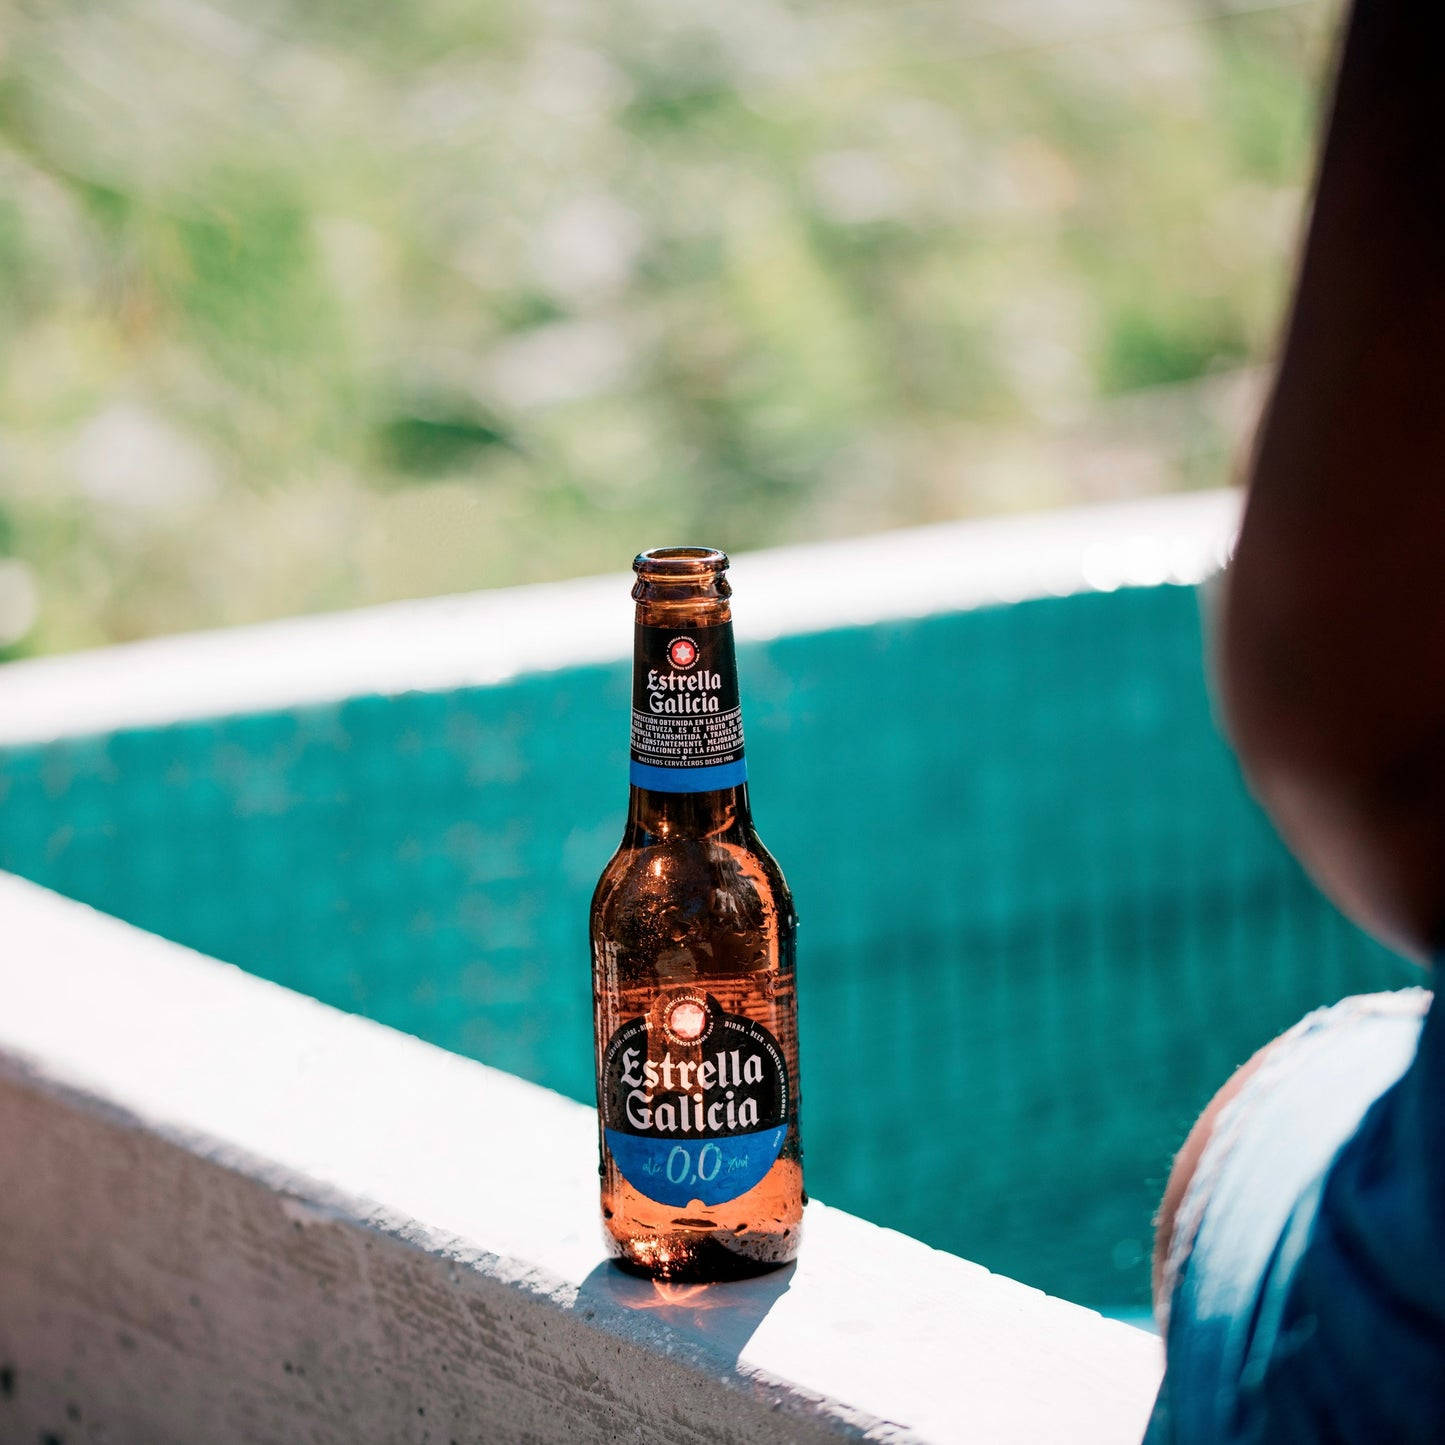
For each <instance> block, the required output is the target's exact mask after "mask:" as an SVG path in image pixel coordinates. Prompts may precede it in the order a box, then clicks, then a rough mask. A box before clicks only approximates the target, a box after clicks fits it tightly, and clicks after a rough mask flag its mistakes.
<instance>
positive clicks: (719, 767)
mask: <svg viewBox="0 0 1445 1445" xmlns="http://www.w3.org/2000/svg"><path fill="white" fill-rule="evenodd" d="M746 780H747V765H746V763H745V762H744V761H743V717H742V709H741V708H740V707H739V706H738V667H737V661H736V658H735V655H734V652H733V629H732V624H731V623H730V622H724V623H720V624H717V625H714V626H711V627H693V628H677V627H649V626H644V625H643V624H641V623H639V624H638V626H637V632H636V650H635V652H634V663H633V671H632V782H633V784H634V785H635V786H637V787H640V788H649V789H651V790H652V791H654V792H661V793H705V792H710V791H712V790H713V789H716V788H735V787H737V786H738V784H739V783H742V782H745V781H746Z"/></svg>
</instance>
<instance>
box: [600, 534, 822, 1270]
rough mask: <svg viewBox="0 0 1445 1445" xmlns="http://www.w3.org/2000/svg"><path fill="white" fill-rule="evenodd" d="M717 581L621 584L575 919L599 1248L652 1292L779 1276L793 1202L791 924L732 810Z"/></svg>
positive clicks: (792, 1231) (657, 559)
mask: <svg viewBox="0 0 1445 1445" xmlns="http://www.w3.org/2000/svg"><path fill="white" fill-rule="evenodd" d="M727 565H728V559H727V557H726V556H724V554H723V553H721V552H718V551H715V550H712V549H710V548H705V547H659V548H656V549H654V550H652V551H648V552H643V553H642V554H641V555H640V556H639V557H638V558H637V559H636V561H635V562H634V563H633V564H632V567H633V571H634V572H636V574H637V582H636V585H635V586H634V587H633V589H632V596H633V597H634V599H635V600H636V602H637V621H636V631H635V657H634V667H633V684H632V763H631V784H632V789H631V798H630V802H629V806H628V813H627V826H626V830H625V832H624V834H623V838H622V844H621V846H620V847H619V848H618V850H617V852H616V853H615V854H614V855H613V857H612V860H611V861H610V862H609V863H608V864H607V866H606V867H605V868H604V869H603V870H602V877H601V879H600V880H599V881H598V884H597V891H596V893H595V894H594V895H593V899H592V919H591V925H592V964H593V974H592V984H593V997H594V1003H595V1011H596V1040H597V1104H598V1127H599V1133H600V1136H601V1137H600V1148H601V1156H602V1162H601V1170H600V1172H601V1175H602V1217H603V1222H604V1232H605V1237H606V1240H607V1244H608V1248H609V1249H610V1251H611V1253H612V1254H613V1256H614V1257H615V1258H616V1259H617V1260H618V1262H619V1263H621V1264H622V1265H624V1266H626V1267H628V1268H630V1269H633V1270H635V1271H637V1272H640V1273H643V1274H648V1275H651V1276H654V1277H656V1278H662V1279H688V1280H717V1279H730V1278H738V1277H740V1276H743V1275H750V1274H757V1273H760V1272H762V1271H763V1270H767V1269H771V1268H773V1267H775V1266H777V1265H780V1264H784V1263H786V1262H787V1261H788V1260H790V1259H792V1258H793V1256H794V1255H795V1254H796V1253H797V1249H798V1238H799V1229H800V1226H801V1223H802V1217H803V1205H804V1204H805V1203H806V1201H807V1196H806V1195H805V1194H804V1192H803V1155H802V1145H801V1142H800V1139H799V1134H798V1029H797V1001H796V994H795V985H794V960H793V939H794V931H795V926H796V920H795V918H794V916H793V901H792V897H791V895H790V894H789V892H788V886H787V884H786V883H784V881H783V875H782V873H781V872H780V871H779V869H778V865H777V864H776V863H775V862H774V861H773V859H772V858H771V857H770V856H769V854H768V852H767V850H766V849H765V848H764V847H763V845H762V843H761V842H760V841H759V840H758V835H757V833H756V832H755V831H754V830H753V822H752V814H751V812H750V810H749V807H748V786H747V766H746V764H745V762H744V759H743V733H742V716H741V710H740V708H739V705H738V679H737V664H736V662H735V660H734V655H733V630H732V610H731V607H730V605H729V602H728V598H729V596H730V595H731V592H732V589H731V588H730V587H729V586H728V583H727V579H726V577H725V576H724V573H725V571H726V570H727Z"/></svg>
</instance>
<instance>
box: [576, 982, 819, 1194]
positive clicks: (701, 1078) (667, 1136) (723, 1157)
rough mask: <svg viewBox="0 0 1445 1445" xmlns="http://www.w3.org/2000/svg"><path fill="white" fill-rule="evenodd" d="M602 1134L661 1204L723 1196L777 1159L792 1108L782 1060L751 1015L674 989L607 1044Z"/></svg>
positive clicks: (625, 1169)
mask: <svg viewBox="0 0 1445 1445" xmlns="http://www.w3.org/2000/svg"><path fill="white" fill-rule="evenodd" d="M598 1102H599V1104H600V1106H601V1111H602V1130H603V1139H604V1140H605V1141H606V1145H607V1148H608V1150H609V1151H610V1152H611V1154H612V1158H613V1160H614V1161H615V1162H616V1164H617V1167H618V1169H619V1170H621V1172H622V1175H623V1177H624V1178H625V1179H626V1180H627V1182H628V1183H629V1184H631V1185H632V1186H633V1188H634V1189H636V1190H638V1191H639V1192H640V1193H642V1194H645V1195H646V1196H647V1197H648V1198H649V1199H654V1200H656V1201H657V1202H658V1203H659V1204H667V1205H672V1206H681V1205H685V1204H689V1203H691V1202H692V1201H693V1200H694V1199H696V1200H699V1201H701V1202H702V1203H703V1204H705V1205H713V1204H722V1203H724V1202H726V1201H727V1200H729V1199H736V1198H737V1197H738V1195H740V1194H744V1193H746V1192H747V1191H748V1190H749V1189H751V1188H752V1187H753V1186H754V1185H755V1184H758V1183H759V1182H761V1180H762V1179H763V1178H764V1176H765V1175H766V1174H767V1172H768V1170H770V1169H771V1168H772V1167H773V1163H774V1161H775V1160H776V1159H777V1157H778V1155H779V1153H780V1152H781V1150H782V1147H783V1141H784V1139H785V1138H786V1137H787V1132H788V1124H789V1122H790V1120H791V1118H792V1113H793V1098H792V1091H791V1089H790V1088H789V1079H788V1065H787V1061H786V1060H785V1059H784V1057H783V1051H782V1048H781V1047H780V1046H779V1044H778V1041H777V1039H776V1038H774V1037H773V1035H772V1034H771V1033H770V1032H769V1031H768V1030H767V1029H766V1028H764V1027H763V1025H762V1024H760V1023H759V1022H758V1021H757V1020H756V1019H750V1018H747V1017H745V1016H744V1015H742V1014H730V1013H728V1012H726V1010H724V1009H723V1007H722V1006H721V1004H719V1003H718V1001H717V999H715V998H714V997H713V996H712V995H711V994H709V993H705V992H699V991H696V990H693V989H677V990H673V991H670V992H668V993H665V994H662V995H660V996H659V997H658V998H657V1000H656V1001H655V1003H654V1005H653V1007H652V1009H651V1010H650V1011H649V1012H648V1014H647V1015H646V1016H645V1017H641V1018H634V1019H629V1020H628V1021H627V1022H625V1023H624V1024H623V1025H622V1026H621V1027H620V1028H619V1029H618V1030H617V1032H616V1033H614V1034H613V1035H612V1037H611V1039H610V1040H609V1041H608V1044H607V1048H606V1049H605V1050H604V1052H603V1059H602V1078H601V1086H600V1088H599V1089H598Z"/></svg>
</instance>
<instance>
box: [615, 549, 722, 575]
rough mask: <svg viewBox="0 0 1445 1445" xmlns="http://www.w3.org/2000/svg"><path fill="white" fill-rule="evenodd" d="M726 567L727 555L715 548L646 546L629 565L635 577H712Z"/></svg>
mask: <svg viewBox="0 0 1445 1445" xmlns="http://www.w3.org/2000/svg"><path fill="white" fill-rule="evenodd" d="M727 566H728V555H727V553H726V552H719V551H718V549H717V548H716V547H649V548H648V549H647V550H646V551H645V552H639V553H638V554H637V556H636V557H635V558H633V562H632V570H633V571H634V572H636V573H637V575H638V576H639V577H658V578H663V577H715V576H716V575H717V574H718V573H719V572H725V571H726V570H727Z"/></svg>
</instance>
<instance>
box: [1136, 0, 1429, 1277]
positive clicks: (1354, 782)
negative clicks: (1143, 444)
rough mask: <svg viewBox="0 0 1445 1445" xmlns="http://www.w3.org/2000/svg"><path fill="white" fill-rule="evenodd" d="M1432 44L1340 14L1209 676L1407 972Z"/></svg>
mask: <svg viewBox="0 0 1445 1445" xmlns="http://www.w3.org/2000/svg"><path fill="white" fill-rule="evenodd" d="M1442 39H1445V15H1442V13H1441V12H1440V11H1439V10H1438V9H1437V7H1435V6H1433V5H1425V4H1419V3H1416V0H1359V3H1357V4H1356V6H1355V8H1354V11H1353V14H1352V16H1351V18H1350V22H1349V26H1348V30H1347V33H1346V38H1345V43H1344V46H1343V49H1342V55H1341V61H1340V67H1339V74H1338V79H1337V81H1336V89H1335V95H1334V102H1333V107H1332V113H1331V118H1330V123H1329V131H1328V135H1327V138H1326V143H1325V147H1324V151H1323V156H1322V160H1321V165H1320V171H1319V178H1318V182H1317V187H1316V196H1315V202H1314V210H1313V216H1312V219H1311V223H1310V228H1309V234H1308V239H1307V242H1306V247H1305V252H1304V256H1303V261H1302V265H1301V268H1300V274H1299V280H1298V285H1297V291H1296V296H1295V302H1294V309H1293V313H1292V316H1291V319H1290V323H1289V326H1288V330H1287V333H1286V340H1285V346H1284V352H1283V356H1282V358H1281V362H1280V368H1279V373H1278V376H1277V378H1276V381H1275V386H1274V391H1273V394H1272V396H1271V399H1270V402H1269V405H1268V407H1267V409H1266V411H1265V415H1264V418H1263V420H1262V422H1261V424H1260V428H1259V432H1258V435H1257V438H1256V442H1255V449H1254V453H1253V456H1252V458H1251V464H1250V469H1249V477H1248V481H1249V501H1248V505H1247V507H1246V511H1245V519H1244V524H1243V527H1242V530H1241V533H1240V540H1239V546H1238V549H1237V551H1236V554H1235V558H1234V562H1233V564H1232V566H1231V568H1230V571H1229V575H1228V577H1227V579H1226V586H1225V593H1224V603H1223V619H1222V628H1221V639H1220V647H1219V655H1218V658H1217V664H1218V681H1219V688H1220V694H1221V700H1222V702H1223V705H1224V713H1225V717H1226V720H1227V723H1228V727H1229V730H1230V733H1231V735H1232V739H1233V742H1234V745H1235V748H1236V750H1237V752H1238V754H1239V758H1240V762H1241V764H1242V766H1243V768H1244V771H1245V775H1246V777H1247V779H1248V780H1249V783H1250V786H1251V788H1252V789H1253V791H1254V792H1255V794H1256V796H1257V797H1258V798H1259V799H1260V801H1261V802H1262V803H1263V804H1264V806H1265V808H1266V809H1267V810H1268V811H1269V813H1270V815H1271V817H1272V818H1273V819H1274V822H1275V824H1276V825H1277V826H1278V827H1279V829H1280V831H1281V833H1283V835H1284V837H1285V839H1286V841H1287V842H1288V843H1289V845H1290V847H1291V849H1292V850H1293V851H1294V853H1295V855H1296V856H1297V857H1298V858H1299V859H1300V860H1301V861H1302V862H1303V863H1304V864H1305V866H1306V867H1307V868H1308V869H1309V870H1310V872H1311V873H1312V874H1313V876H1314V878H1315V880H1316V881H1317V882H1318V883H1319V884H1320V886H1321V887H1322V888H1323V889H1324V890H1325V892H1327V893H1328V894H1329V895H1330V896H1331V897H1332V898H1333V899H1334V901H1335V902H1336V903H1337V904H1338V905H1339V906H1340V907H1341V908H1342V909H1344V910H1345V911H1346V912H1347V913H1349V914H1351V915H1352V916H1353V917H1354V918H1355V919H1356V920H1357V921H1359V922H1360V923H1361V924H1363V925H1364V926H1365V927H1367V928H1369V929H1370V930H1371V931H1373V932H1375V933H1376V934H1378V935H1379V936H1380V937H1382V938H1385V939H1387V940H1388V941H1390V942H1391V943H1393V944H1395V945H1396V946H1397V947H1401V948H1404V949H1406V950H1407V951H1410V952H1413V953H1416V954H1418V955H1420V956H1423V957H1428V956H1429V955H1430V954H1431V953H1433V952H1434V951H1436V950H1439V949H1440V948H1441V947H1442V946H1445V85H1442V84H1441V83H1440V80H1439V76H1438V65H1439V60H1440V57H1441V55H1442V54H1445V50H1442V45H1441V41H1442ZM1267 1048H1268V1046H1266V1050H1267ZM1266 1050H1261V1054H1257V1055H1256V1056H1255V1058H1254V1059H1252V1060H1251V1061H1250V1062H1249V1063H1248V1064H1246V1065H1245V1066H1244V1067H1243V1068H1242V1069H1241V1070H1239V1071H1238V1073H1237V1074H1236V1075H1235V1077H1234V1078H1233V1079H1231V1080H1230V1081H1229V1082H1228V1083H1227V1084H1226V1085H1225V1086H1224V1088H1223V1089H1221V1091H1220V1093H1219V1094H1218V1095H1217V1096H1216V1097H1215V1099H1214V1101H1213V1102H1212V1103H1211V1104H1210V1106H1209V1108H1208V1109H1207V1110H1206V1111H1205V1113H1204V1114H1203V1115H1202V1116H1201V1118H1200V1120H1199V1122H1198V1123H1197V1124H1196V1125H1195V1126H1194V1129H1193V1130H1192V1131H1191V1133H1190V1136H1189V1138H1188V1140H1186V1142H1185V1145H1184V1147H1183V1148H1182V1149H1181V1150H1180V1152H1179V1155H1178V1157H1177V1158H1176V1160H1175V1162H1174V1167H1173V1170H1172V1171H1171V1174H1170V1178H1169V1183H1168V1186H1167V1188H1166V1190H1165V1195H1164V1199H1163V1202H1162V1203H1161V1205H1160V1209H1159V1218H1158V1221H1157V1230H1156V1236H1155V1269H1154V1282H1155V1289H1156V1298H1157V1297H1158V1291H1159V1289H1160V1288H1161V1286H1162V1285H1163V1284H1164V1281H1163V1278H1162V1275H1163V1261H1164V1259H1165V1258H1166V1257H1167V1255H1168V1252H1169V1248H1170V1243H1171V1240H1172V1237H1173V1229H1174V1216H1175V1212H1176V1210H1177V1208H1178V1204H1179V1201H1180V1200H1181V1199H1182V1197H1183V1195H1184V1192H1185V1190H1186V1188H1187V1187H1188V1184H1189V1181H1190V1179H1191V1177H1192V1175H1193V1173H1194V1169H1195V1166H1196V1164H1197V1162H1198V1159H1199V1156H1200V1154H1201V1152H1202V1151H1203V1149H1204V1147H1205V1145H1206V1144H1207V1143H1208V1140H1209V1137H1210V1135H1211V1133H1212V1130H1213V1123H1214V1120H1215V1118H1216V1117H1217V1115H1218V1113H1219V1111H1220V1109H1221V1108H1222V1107H1223V1106H1224V1104H1225V1103H1226V1102H1227V1101H1228V1100H1229V1099H1230V1098H1231V1097H1233V1095H1234V1094H1235V1093H1236V1092H1237V1091H1238V1090H1239V1088H1240V1087H1241V1086H1242V1084H1243V1083H1244V1081H1245V1080H1246V1079H1247V1078H1248V1076H1249V1074H1250V1073H1252V1072H1253V1071H1254V1069H1255V1068H1256V1067H1257V1066H1258V1062H1259V1059H1260V1057H1261V1055H1262V1054H1263V1053H1265V1052H1266Z"/></svg>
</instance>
